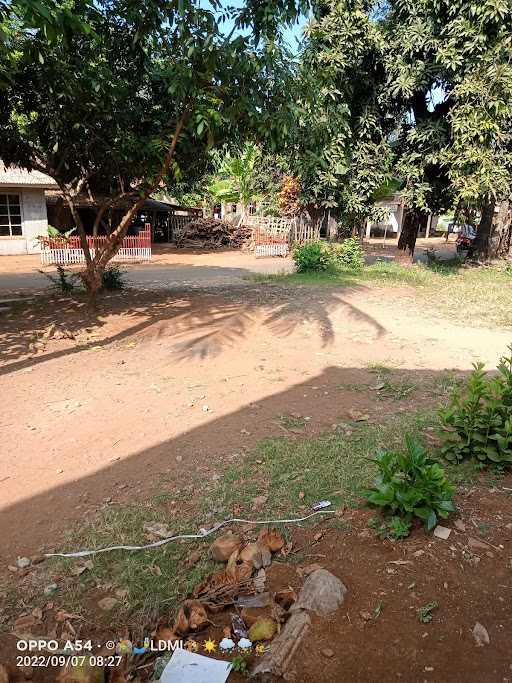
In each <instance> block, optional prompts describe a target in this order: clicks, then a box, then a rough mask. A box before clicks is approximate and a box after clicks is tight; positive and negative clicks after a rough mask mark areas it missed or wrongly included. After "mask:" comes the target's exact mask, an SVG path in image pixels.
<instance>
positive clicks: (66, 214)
mask: <svg viewBox="0 0 512 683" xmlns="http://www.w3.org/2000/svg"><path fill="white" fill-rule="evenodd" d="M106 200H107V197H104V196H102V197H96V198H95V199H91V198H90V197H88V196H87V195H85V194H83V195H80V196H79V197H77V198H76V199H75V206H76V208H77V210H78V213H79V215H80V218H81V220H82V224H83V226H84V228H85V232H86V233H87V234H89V235H92V233H93V225H94V221H95V218H96V215H97V211H98V208H99V206H100V205H101V204H102V203H103V202H104V201H106ZM134 201H135V199H133V198H132V199H125V200H123V201H121V202H119V203H118V204H116V206H115V208H114V209H110V210H109V211H108V212H106V213H105V216H104V219H103V220H102V221H101V224H100V226H99V234H100V235H103V234H105V232H106V231H110V230H112V229H113V228H115V227H116V226H117V225H118V224H119V221H120V220H121V218H122V216H123V214H124V213H125V212H126V211H127V209H128V208H129V206H130V203H131V202H134ZM46 206H47V210H48V221H49V223H50V225H53V226H54V227H55V228H57V229H58V230H62V231H66V230H69V229H70V228H73V227H74V225H75V222H74V220H73V217H72V215H71V211H70V209H69V207H68V205H67V204H66V202H65V201H64V197H63V196H62V193H61V192H60V191H59V190H52V191H50V192H47V193H46ZM200 215H202V210H201V209H198V208H188V207H182V206H179V205H178V204H175V203H171V201H162V200H158V199H153V198H151V197H149V198H148V199H146V200H145V202H144V204H143V205H142V207H141V208H140V210H139V211H138V212H137V215H136V217H135V219H134V221H133V226H132V228H130V229H129V231H128V234H129V235H130V234H132V233H133V234H135V233H136V232H137V226H142V225H144V224H146V223H149V224H150V226H151V241H152V242H170V241H171V240H172V233H173V230H174V229H175V227H176V223H178V224H179V225H181V224H182V223H183V222H184V221H185V222H186V220H192V219H193V218H195V217H197V216H200Z"/></svg>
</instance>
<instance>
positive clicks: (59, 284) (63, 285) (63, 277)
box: [39, 266, 77, 294]
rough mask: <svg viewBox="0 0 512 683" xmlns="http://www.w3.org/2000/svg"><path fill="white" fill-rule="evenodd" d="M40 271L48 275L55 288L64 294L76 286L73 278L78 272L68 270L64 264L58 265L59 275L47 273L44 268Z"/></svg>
mask: <svg viewBox="0 0 512 683" xmlns="http://www.w3.org/2000/svg"><path fill="white" fill-rule="evenodd" d="M39 272H40V273H41V274H42V275H44V276H45V277H47V278H48V280H50V282H51V283H52V285H53V286H54V287H55V289H57V290H58V291H59V292H62V293H63V294H69V293H70V292H72V291H73V289H74V288H75V285H74V284H73V280H75V279H76V277H77V274H76V273H73V272H71V271H70V270H66V268H63V267H62V266H57V275H52V274H51V273H45V272H44V270H40V271H39Z"/></svg>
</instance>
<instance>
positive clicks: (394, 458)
mask: <svg viewBox="0 0 512 683" xmlns="http://www.w3.org/2000/svg"><path fill="white" fill-rule="evenodd" d="M405 441H406V452H405V453H396V452H394V451H381V452H380V453H378V455H377V457H376V458H375V460H374V462H375V463H376V465H377V467H378V468H379V474H378V477H377V479H376V480H375V485H374V488H372V489H370V490H368V491H365V493H364V496H365V498H366V500H367V501H368V502H369V503H370V504H371V505H376V506H377V507H380V508H382V509H383V510H384V511H385V512H387V513H390V514H391V515H393V516H399V517H401V518H403V519H404V520H405V522H411V521H412V520H413V519H414V518H415V517H417V518H418V519H421V520H422V521H423V522H424V523H425V526H426V527H427V529H433V528H434V527H435V526H436V524H437V521H438V518H445V517H448V515H449V513H450V512H453V511H454V510H455V507H454V504H453V493H454V491H455V487H454V486H452V485H451V484H450V483H449V482H448V480H447V479H446V477H445V474H444V470H443V468H442V467H441V466H440V465H439V463H437V462H435V461H433V460H431V459H430V458H429V457H428V455H427V453H426V451H425V449H424V448H423V447H422V446H420V445H419V444H418V443H417V442H415V441H414V439H413V438H412V437H411V436H409V435H408V436H406V438H405ZM395 526H396V524H395Z"/></svg>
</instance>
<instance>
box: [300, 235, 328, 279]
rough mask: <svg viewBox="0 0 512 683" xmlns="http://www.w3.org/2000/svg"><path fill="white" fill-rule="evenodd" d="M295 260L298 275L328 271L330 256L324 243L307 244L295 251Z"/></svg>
mask: <svg viewBox="0 0 512 683" xmlns="http://www.w3.org/2000/svg"><path fill="white" fill-rule="evenodd" d="M293 260H294V261H295V265H296V266H297V272H298V273H305V272H308V271H319V270H327V268H328V267H329V255H328V253H327V250H326V248H325V246H324V245H323V244H322V242H306V244H301V245H299V246H297V247H295V249H294V250H293Z"/></svg>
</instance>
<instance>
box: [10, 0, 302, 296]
mask: <svg viewBox="0 0 512 683" xmlns="http://www.w3.org/2000/svg"><path fill="white" fill-rule="evenodd" d="M59 4H61V3H59V2H56V5H59ZM62 4H64V3H62ZM65 4H66V7H69V2H67V3H65ZM304 4H305V3H304ZM301 7H302V5H301V4H300V2H297V3H296V4H293V6H292V5H290V3H289V2H287V1H286V0H267V1H266V2H257V3H253V2H248V3H247V4H246V5H244V6H243V7H242V8H241V9H238V10H235V9H232V10H228V9H222V7H221V6H220V5H219V4H218V2H212V3H210V5H209V6H208V7H207V8H204V7H202V3H200V1H199V0H149V1H148V2H145V3H144V4H143V5H142V4H141V3H139V2H137V1H136V0H100V1H98V2H95V3H94V4H89V3H87V2H82V1H81V0H75V1H74V3H73V8H72V10H73V13H74V14H75V15H76V16H77V17H79V19H80V25H81V26H87V30H86V31H84V30H82V29H80V30H76V31H66V32H65V33H62V34H59V33H55V34H52V36H51V40H49V39H48V36H47V35H46V33H45V31H43V30H40V29H39V30H26V29H27V27H26V26H23V22H20V18H19V16H17V15H14V14H13V15H12V16H9V17H7V20H4V23H3V28H4V38H5V39H4V47H5V49H6V50H7V52H8V54H9V56H10V75H9V79H7V82H6V84H5V87H3V88H2V89H1V90H0V137H1V139H2V157H3V159H4V161H5V162H7V163H15V164H19V165H22V166H24V167H26V168H28V169H38V170H41V171H43V172H45V173H47V174H48V175H50V176H51V177H52V178H54V179H55V180H56V182H57V183H58V184H59V187H60V189H61V191H62V193H63V195H64V198H65V200H66V202H67V204H68V206H69V208H70V210H71V213H72V215H73V217H74V220H75V223H76V227H77V230H78V233H79V235H80V238H81V243H82V247H83V250H84V254H85V260H86V268H85V270H84V272H83V274H82V276H83V280H84V283H85V285H86V287H87V290H88V292H89V294H90V297H91V299H94V297H95V295H96V293H97V291H98V290H99V288H100V286H101V279H102V273H103V271H104V269H105V267H106V265H107V263H108V262H109V260H110V259H111V258H112V256H113V255H114V254H115V253H116V251H117V250H118V249H119V247H120V245H121V243H122V240H123V238H124V236H125V235H126V232H127V230H128V228H129V226H130V224H131V223H132V221H133V218H134V216H135V215H136V213H137V211H138V210H139V209H140V207H141V206H142V204H143V202H144V201H145V199H146V198H147V197H148V196H149V195H150V193H151V192H153V191H155V190H157V189H159V188H160V187H162V186H164V185H166V184H167V183H168V182H169V181H171V182H172V179H173V178H179V177H180V175H181V174H182V173H183V172H184V170H185V172H186V170H187V168H188V167H189V165H191V163H192V160H193V159H196V160H197V158H198V157H200V156H201V155H202V154H204V153H205V151H206V149H207V147H208V146H209V145H211V144H213V142H214V141H215V140H216V139H217V138H218V137H219V135H221V134H222V132H224V134H225V133H226V131H227V130H229V128H230V127H233V126H241V127H242V128H243V129H244V131H247V132H249V131H254V130H258V131H259V135H260V136H261V138H262V139H268V140H269V141H270V143H271V144H275V141H276V139H277V136H278V135H279V127H280V116H281V115H280V112H281V111H283V109H286V108H285V107H283V103H284V102H285V97H286V93H285V92H284V90H283V88H282V87H280V85H281V84H280V79H282V78H284V77H286V71H287V59H286V55H285V54H284V53H283V51H282V50H281V46H280V41H279V32H277V34H276V29H277V28H278V27H279V26H280V25H281V22H283V21H290V20H292V19H293V18H294V17H295V16H296V15H297V12H298V11H299V10H300V8H301ZM227 19H229V20H230V22H231V23H230V24H229V25H230V26H231V28H230V29H229V31H228V29H227V26H228V24H226V20H227ZM248 26H251V27H252V28H253V31H252V32H249V33H248V32H247V31H244V29H246V28H247V27H248ZM270 34H272V35H270ZM83 192H87V193H88V194H90V195H91V196H93V197H100V196H103V197H104V200H103V201H102V202H101V204H100V206H99V209H98V211H97V215H96V224H97V225H99V224H100V223H101V221H102V219H103V217H104V215H105V213H106V212H108V211H109V210H110V209H111V208H113V207H116V206H119V205H121V204H122V203H124V202H126V200H127V199H129V200H130V205H129V208H128V209H127V210H126V212H125V213H124V215H123V217H122V219H121V221H120V222H119V224H118V225H117V227H115V229H113V230H112V231H111V232H110V233H109V234H108V236H107V240H106V243H105V246H104V247H103V248H101V249H97V250H96V251H95V253H91V252H90V250H89V248H88V245H87V240H86V234H85V229H84V226H83V225H82V222H81V219H80V215H79V213H78V210H77V208H76V204H77V202H76V200H77V197H78V196H79V194H80V193H83ZM105 196H106V197H107V198H105Z"/></svg>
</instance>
